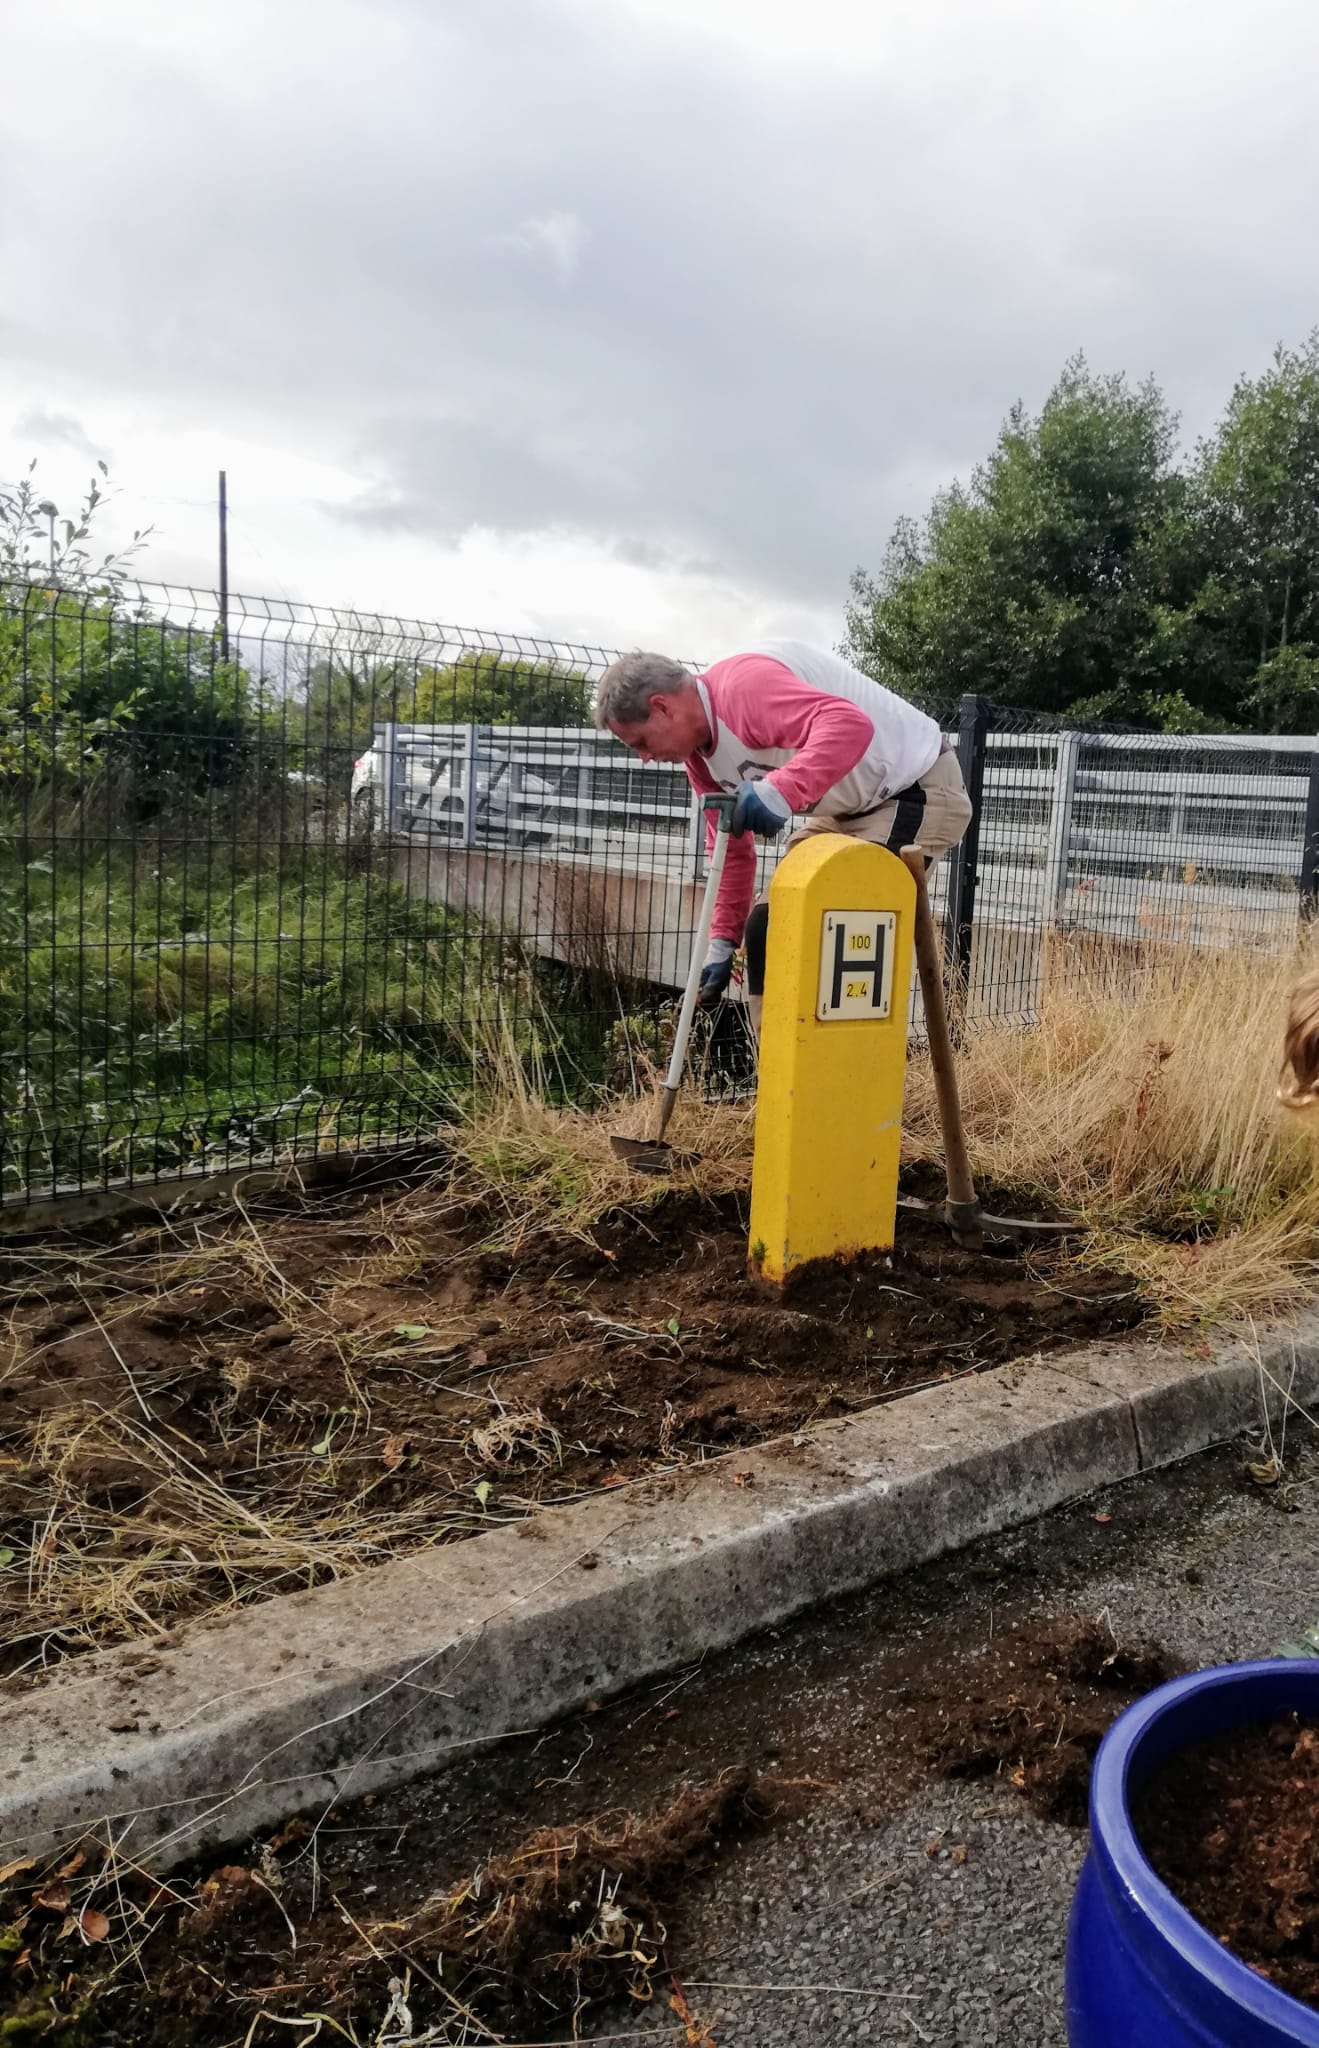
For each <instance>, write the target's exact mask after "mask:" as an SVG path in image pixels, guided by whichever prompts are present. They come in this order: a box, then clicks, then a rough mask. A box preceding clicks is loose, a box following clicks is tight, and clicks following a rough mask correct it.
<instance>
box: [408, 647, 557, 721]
mask: <svg viewBox="0 0 1319 2048" xmlns="http://www.w3.org/2000/svg"><path fill="white" fill-rule="evenodd" d="M413 717H414V718H415V719H416V720H417V721H418V723H421V724H427V723H430V724H436V725H589V724H590V721H591V685H590V682H589V681H588V680H587V678H586V677H585V676H584V675H583V674H582V673H581V671H580V670H579V669H574V668H569V667H568V666H567V665H566V664H564V663H563V662H558V661H548V660H542V659H539V658H532V659H525V660H524V659H523V658H522V657H520V656H516V655H510V654H504V653H501V652H499V651H498V650H496V649H494V648H464V650H463V652H462V653H461V654H459V655H458V656H457V657H456V659H455V660H453V661H451V662H446V663H444V664H443V665H442V666H441V667H438V668H426V669H423V670H422V671H421V673H420V674H419V675H418V677H417V688H416V695H415V700H414V710H413Z"/></svg>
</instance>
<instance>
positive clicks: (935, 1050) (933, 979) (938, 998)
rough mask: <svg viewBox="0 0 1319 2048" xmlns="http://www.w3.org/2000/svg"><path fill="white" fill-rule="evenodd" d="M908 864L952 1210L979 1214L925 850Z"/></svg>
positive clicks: (909, 851)
mask: <svg viewBox="0 0 1319 2048" xmlns="http://www.w3.org/2000/svg"><path fill="white" fill-rule="evenodd" d="M902 859H903V861H904V863H905V865H906V866H907V867H908V868H909V869H910V871H911V878H912V880H913V882H914V883H915V884H916V966H917V968H918V970H919V972H920V978H921V994H922V996H923V997H924V999H925V1030H926V1034H927V1036H928V1038H929V1041H930V1066H931V1067H932V1069H933V1071H934V1093H935V1099H936V1100H937V1102H938V1105H939V1127H940V1129H941V1130H942V1132H943V1154H944V1165H945V1167H946V1169H947V1175H948V1205H949V1208H950V1210H952V1209H974V1208H976V1207H978V1204H977V1201H976V1188H975V1182H974V1180H973V1179H972V1178H971V1162H970V1160H969V1159H968V1157H967V1152H966V1134H965V1132H964V1131H963V1129H962V1105H961V1102H960V1100H959V1097H958V1093H957V1068H956V1065H955V1064H954V1061H953V1042H952V1039H951V1038H950V1036H949V1034H948V1012H947V1010H946V1009H945V1008H944V1000H943V976H942V974H941V973H940V970H939V948H938V942H937V940H936V939H935V935H934V919H933V917H932V916H931V914H930V892H929V889H928V888H927V886H926V882H925V855H924V854H923V853H922V851H921V849H920V847H919V846H904V847H903V849H902Z"/></svg>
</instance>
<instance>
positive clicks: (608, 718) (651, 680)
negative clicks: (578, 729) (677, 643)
mask: <svg viewBox="0 0 1319 2048" xmlns="http://www.w3.org/2000/svg"><path fill="white" fill-rule="evenodd" d="M694 680H695V678H694V677H693V675H692V672H691V670H690V669H686V668H684V667H683V665H682V663H681V662H680V661H671V660H670V659H669V657H668V655H667V654H641V653H637V654H621V655H620V656H619V658H618V660H617V661H615V662H611V663H610V665H609V667H608V668H607V669H606V670H605V672H604V674H603V675H602V676H601V678H600V687H599V689H598V690H597V691H596V693H595V722H596V724H597V725H598V726H600V727H601V729H603V728H604V727H605V726H607V725H641V724H642V723H643V721H644V720H645V719H646V718H647V717H648V716H649V714H650V700H651V698H652V697H671V696H673V695H674V694H675V693H676V692H677V691H678V690H684V689H686V687H687V685H688V683H690V682H693V681H694Z"/></svg>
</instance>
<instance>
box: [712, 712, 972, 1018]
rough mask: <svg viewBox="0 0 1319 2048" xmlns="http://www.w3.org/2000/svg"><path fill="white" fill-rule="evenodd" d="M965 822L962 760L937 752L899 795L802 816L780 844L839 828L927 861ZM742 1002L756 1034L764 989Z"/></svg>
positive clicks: (789, 847) (966, 807) (954, 839)
mask: <svg viewBox="0 0 1319 2048" xmlns="http://www.w3.org/2000/svg"><path fill="white" fill-rule="evenodd" d="M970 822H971V799H970V797H969V796H968V795H967V793H966V784H965V782H964V781H963V780H962V768H961V763H960V762H959V761H958V758H957V756H956V754H953V753H948V754H940V756H939V758H938V760H937V761H936V762H935V763H934V766H933V767H932V768H927V769H926V771H925V773H924V775H922V776H921V778H920V780H919V781H918V782H916V783H914V784H913V785H912V787H911V789H910V790H903V791H902V793H901V795H900V796H895V797H892V798H890V800H889V801H888V803H886V804H881V805H880V807H879V809H878V810H877V811H870V812H868V813H867V815H866V816H865V817H864V818H826V817H819V818H807V819H806V820H805V822H804V823H803V824H801V825H798V826H797V828H796V830H795V831H794V832H793V833H792V835H791V837H790V838H789V840H788V843H787V845H786V846H785V847H784V849H783V858H784V860H786V859H787V858H788V855H789V854H790V853H791V852H792V849H793V847H794V846H804V845H805V844H806V842H807V840H808V839H814V838H816V837H817V836H818V835H819V834H820V833H821V832H841V833H842V834H843V836H844V837H845V838H848V839H864V840H865V841H866V842H867V843H868V844H869V845H871V846H887V847H890V848H891V849H892V851H893V852H894V853H898V852H900V851H901V849H902V848H903V847H904V846H919V847H920V848H921V850H922V852H923V853H924V855H925V857H926V859H927V861H934V860H938V858H939V856H940V854H941V853H947V851H948V849H949V847H950V846H956V844H957V842H958V840H959V839H960V838H961V836H962V834H963V833H964V832H965V830H966V828H967V826H968V825H969V824H970ZM766 900H767V899H766V898H765V897H763V896H762V897H761V898H760V899H759V902H758V903H757V905H756V906H754V908H753V910H752V915H753V916H754V915H755V911H756V909H759V908H760V905H762V904H764V903H765V901H766ZM746 1005H747V1015H748V1017H749V1019H750V1022H751V1028H752V1030H753V1031H754V1032H755V1034H756V1037H757V1039H758V1038H759V1036H760V1013H761V1010H762V1008H763V1006H764V996H763V994H761V995H757V994H755V993H754V992H753V991H752V990H751V989H750V988H748V989H747V994H746Z"/></svg>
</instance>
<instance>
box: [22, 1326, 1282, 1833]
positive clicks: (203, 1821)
mask: <svg viewBox="0 0 1319 2048" xmlns="http://www.w3.org/2000/svg"><path fill="white" fill-rule="evenodd" d="M1268 1341H1269V1345H1270V1347H1273V1348H1271V1349H1270V1352H1269V1356H1270V1357H1271V1358H1273V1357H1274V1356H1275V1350H1276V1348H1277V1347H1278V1346H1279V1345H1281V1346H1282V1347H1283V1349H1284V1350H1285V1348H1286V1343H1287V1340H1284V1339H1277V1338H1274V1337H1270V1339H1269V1340H1268ZM1296 1341H1297V1351H1298V1356H1304V1358H1305V1361H1306V1364H1305V1371H1306V1372H1307V1373H1308V1374H1313V1373H1314V1370H1315V1360H1316V1359H1319V1321H1317V1322H1316V1323H1315V1324H1313V1325H1307V1326H1306V1330H1305V1333H1304V1337H1303V1339H1302V1337H1301V1336H1299V1335H1298V1337H1297V1340H1296ZM1278 1355H1279V1357H1280V1356H1281V1353H1279V1354H1278ZM1241 1373H1242V1360H1241V1359H1240V1357H1239V1356H1238V1355H1237V1352H1236V1351H1235V1350H1234V1349H1231V1348H1230V1347H1228V1348H1226V1349H1225V1352H1224V1356H1223V1357H1222V1358H1221V1359H1220V1358H1219V1357H1218V1355H1217V1353H1215V1356H1214V1357H1213V1358H1212V1359H1210V1360H1208V1361H1206V1360H1203V1359H1202V1360H1200V1361H1198V1362H1197V1361H1195V1360H1191V1359H1188V1358H1187V1357H1186V1356H1185V1354H1184V1353H1182V1352H1170V1351H1162V1350H1159V1349H1157V1348H1156V1347H1139V1346H1137V1347H1127V1346H1124V1347H1122V1350H1121V1353H1120V1354H1112V1355H1110V1354H1109V1353H1108V1352H1104V1351H1094V1352H1086V1353H1079V1354H1071V1355H1069V1356H1067V1357H1064V1358H1059V1359H1050V1360H1049V1361H1048V1362H1047V1363H1046V1362H1042V1361H1035V1362H1028V1363H1022V1364H1017V1365H1014V1366H1007V1367H1003V1368H1000V1369H999V1370H998V1371H995V1372H990V1373H985V1374H982V1375H979V1376H977V1377H975V1378H971V1379H966V1380H961V1381H958V1382H954V1383H952V1384H950V1385H949V1386H946V1387H942V1388H938V1389H932V1390H930V1391H929V1392H926V1393H923V1394H915V1395H911V1396H908V1397H907V1398H905V1399H903V1400H900V1401H897V1402H895V1403H893V1404H892V1405H890V1406H888V1407H884V1408H879V1409H872V1410H870V1411H869V1412H867V1413H865V1414H862V1415H858V1416H852V1417H849V1418H847V1419H845V1420H843V1421H840V1422H836V1423H830V1424H824V1425H821V1426H817V1427H815V1428H813V1429H811V1430H809V1431H806V1432H803V1433H802V1434H801V1435H800V1436H798V1437H795V1438H792V1439H780V1440H779V1441H777V1442H775V1443H771V1444H767V1445H765V1446H762V1447H761V1448H759V1449H758V1450H756V1451H746V1452H738V1453H734V1454H733V1455H731V1456H729V1457H725V1458H722V1459H719V1460H717V1461H715V1462H713V1463H711V1464H710V1465H707V1466H705V1467H703V1468H700V1469H695V1470H693V1469H687V1470H684V1471H681V1472H678V1473H674V1474H669V1475H665V1476H663V1477H657V1478H652V1479H648V1480H644V1481H641V1482H639V1483H637V1484H636V1485H634V1486H631V1487H627V1488H620V1489H618V1490H617V1491H616V1492H612V1493H609V1494H606V1495H603V1496H602V1497H600V1498H598V1499H595V1500H591V1501H587V1502H584V1503H581V1504H578V1505H574V1506H571V1507H565V1508H557V1509H552V1510H550V1511H548V1512H546V1513H544V1514H542V1515H539V1516H537V1517H535V1518H534V1519H533V1520H531V1521H529V1522H526V1523H524V1524H522V1525H520V1526H519V1527H518V1528H516V1529H501V1530H496V1531H493V1532H492V1533H491V1534H490V1535H488V1536H483V1537H479V1538H475V1539H473V1540H471V1541H469V1542H466V1543H462V1544H457V1545H447V1546H444V1547H442V1548H437V1549H435V1550H433V1551H430V1552H427V1553H424V1554H423V1555H421V1556H418V1557H413V1558H408V1559H405V1560H403V1561H401V1562H399V1563H396V1564H390V1565H385V1566H382V1567H380V1568H379V1569H378V1570H377V1571H374V1572H372V1573H369V1574H366V1575H363V1576H361V1577H358V1578H355V1579H351V1580H348V1581H347V1582H345V1583H343V1584H339V1585H333V1586H326V1587H321V1588H318V1589H316V1590H315V1591H312V1592H307V1593H299V1594H292V1595H288V1596H285V1597H283V1598H280V1599H277V1600H271V1601H268V1602H266V1603H265V1604H263V1605H260V1606H257V1607H253V1608H249V1609H246V1610H243V1611H242V1612H239V1613H236V1614H230V1615H226V1616H222V1617H219V1618H217V1619H216V1620H214V1621H209V1622H204V1623H200V1624H195V1625H193V1626H191V1627H189V1628H187V1629H185V1630H182V1631H180V1632H178V1633H177V1634H176V1635H175V1636H174V1637H173V1638H172V1639H171V1640H169V1641H168V1642H167V1643H165V1644H163V1645H162V1646H160V1647H159V1648H158V1649H152V1650H151V1651H149V1652H147V1651H143V1650H141V1649H130V1650H123V1651H115V1652H107V1653H104V1654H102V1655H99V1656H96V1657H91V1658H87V1659H83V1660H81V1661H79V1662H77V1663H75V1664H71V1665H69V1666H66V1667H64V1668H63V1669H62V1670H60V1671H58V1672H57V1673H55V1674H54V1675H53V1676H52V1677H51V1678H50V1679H49V1680H48V1681H46V1682H45V1683H44V1684H43V1685H42V1686H41V1687H39V1688H37V1689H34V1690H32V1691H30V1692H27V1693H23V1694H19V1695H17V1696H14V1697H11V1698H9V1699H6V1700H4V1702H3V1704H2V1705H0V1758H3V1763H0V1852H2V1854H3V1858H4V1859H7V1858H9V1857H12V1856H15V1855H19V1854H32V1853H37V1852H40V1851H42V1850H44V1849H46V1848H48V1847H51V1846H58V1845H60V1844H62V1843H64V1842H67V1841H69V1840H70V1839H72V1838H75V1837H77V1836H78V1835H80V1834H82V1833H84V1832H86V1831H87V1830H89V1829H95V1830H105V1829H107V1828H108V1829H109V1830H110V1831H111V1832H112V1833H113V1835H114V1837H115V1839H116V1840H117V1841H120V1842H121V1843H122V1845H123V1847H124V1849H125V1851H126V1852H127V1853H129V1854H131V1855H133V1856H134V1857H136V1858H138V1859H140V1860H144V1861H147V1862H149V1863H150V1864H151V1865H152V1866H154V1867H156V1868H159V1869H165V1868H168V1867H169V1865H170V1864H171V1863H174V1862H177V1861H179V1860H180V1859H181V1858H183V1857H184V1856H187V1855H191V1854H194V1853H196V1852H197V1851H198V1850H200V1849H203V1848H212V1847H215V1846H217V1845H218V1844H220V1843H222V1842H225V1841H230V1840H234V1839H236V1838H241V1837H242V1836H244V1835H247V1834H249V1833H251V1832H252V1831H253V1830H255V1829H259V1828H261V1827H264V1826H267V1825H271V1824H274V1823H276V1822H278V1821H279V1820H281V1819H283V1818H284V1817H285V1816H286V1815H287V1814H289V1813H291V1812H293V1811H296V1810H299V1809H305V1810H314V1809H315V1808H317V1807H318V1806H320V1805H326V1804H330V1803H333V1802H334V1801H335V1800H336V1799H338V1798H340V1797H344V1796H349V1795H356V1794H360V1793H363V1792H367V1791H370V1790H372V1789H375V1788H378V1787H380V1786H383V1785H386V1784H394V1783H398V1782H401V1781H404V1780H406V1779H407V1778H409V1777H412V1776H415V1775H417V1774H419V1773H422V1772H425V1771H430V1770H433V1769H435V1768H436V1767H437V1766H438V1765H441V1764H443V1763H444V1762H445V1761H446V1760H452V1759H454V1758H456V1757H457V1756H459V1755H461V1754H464V1753H466V1752H468V1751H470V1750H472V1749H473V1748H477V1747H480V1746H483V1745H487V1744H490V1743H494V1742H497V1741H498V1740H499V1739H500V1738H501V1737H502V1736H504V1735H507V1734H509V1733H511V1732H513V1731H515V1730H524V1729H528V1728H533V1727H537V1726H540V1725H542V1724H543V1723H545V1722H547V1721H550V1720H552V1719H554V1718H555V1717H556V1716H558V1715H560V1714H563V1713H566V1712H568V1711H570V1710H572V1709H575V1708H578V1707H580V1706H582V1705H583V1704H584V1703H586V1702H587V1701H589V1700H591V1699H593V1698H603V1697H604V1696H605V1695H607V1694H609V1693H613V1692H617V1691H620V1690H622V1689H624V1688H626V1687H628V1686H630V1685H634V1684H636V1683H637V1682H638V1681H639V1680H641V1679H644V1678H646V1677H648V1676H651V1675H654V1674H657V1673H660V1672H663V1671H665V1670H669V1669H672V1668H673V1667H675V1666H677V1665H680V1664H683V1663H685V1662H687V1661H688V1660H690V1659H692V1658H694V1657H696V1656H699V1655H700V1654H701V1653H702V1652H704V1651H707V1650H710V1649H716V1648H720V1647H723V1646H725V1645H727V1644H729V1643H732V1642H734V1641H736V1640H737V1639H738V1638H740V1637H742V1636H745V1635H749V1634H751V1633H753V1632H754V1631H756V1630H758V1629H762V1628H766V1627H770V1626H772V1625H774V1624H775V1623H777V1622H780V1621H783V1620H785V1619H786V1618H787V1617H788V1616H790V1615H792V1614H794V1613H796V1612H799V1611H800V1610H801V1609H803V1608H805V1607H808V1606H811V1605H813V1604H816V1603H818V1602H821V1601H825V1600H828V1599H830V1598H833V1597H836V1596H838V1595H840V1594H844V1593H848V1592H852V1591H856V1590H858V1589H859V1588H861V1587H863V1586H865V1585H868V1584H871V1583H873V1582H875V1581H877V1580H879V1579H882V1578H884V1577H885V1576H886V1575H888V1574H890V1573H893V1572H897V1571H900V1570H903V1569H905V1568H907V1567H909V1566H911V1565H914V1564H919V1563H922V1562H925V1561H927V1560H929V1559H931V1558H933V1557H936V1556H938V1555H940V1554H942V1553H943V1552H945V1551H948V1550H951V1549H955V1548H958V1547H959V1546H961V1545H963V1544H965V1543H968V1542H970V1541H972V1540H973V1539H974V1538H976V1537H979V1536H984V1535H987V1534H992V1533H994V1532H995V1531H997V1530H1000V1529H1004V1528H1008V1527H1010V1526H1012V1525H1014V1524H1016V1523H1019V1522H1022V1521H1025V1520H1028V1519H1030V1518H1031V1517H1033V1516H1035V1515H1038V1514H1041V1513H1043V1512H1044V1511H1045V1510H1047V1509H1049V1508H1052V1507H1055V1506H1057V1505H1059V1504H1060V1503H1062V1502H1064V1501H1066V1500H1070V1499H1074V1498H1076V1497H1078V1496H1080V1495H1083V1494H1085V1493H1087V1492H1089V1491H1091V1490H1093V1489H1094V1488H1097V1487H1100V1486H1107V1485H1111V1484H1112V1483H1114V1482H1115V1481H1119V1480H1122V1479H1125V1478H1128V1477H1130V1476H1132V1475H1133V1474H1135V1473H1136V1472H1137V1471H1138V1470H1140V1468H1141V1466H1142V1464H1148V1463H1150V1462H1155V1461H1157V1460H1156V1458H1155V1457H1154V1455H1153V1453H1156V1452H1161V1451H1166V1454H1167V1455H1168V1456H1172V1457H1177V1456H1182V1455H1184V1454H1185V1452H1186V1451H1187V1450H1190V1449H1195V1448H1198V1447H1199V1446H1200V1445H1201V1444H1204V1443H1207V1442H1210V1441H1213V1440H1216V1438H1217V1437H1218V1435H1220V1434H1221V1433H1222V1432H1223V1429H1224V1424H1225V1421H1226V1419H1227V1418H1228V1417H1229V1416H1230V1415H1237V1414H1240V1415H1241V1418H1242V1421H1246V1420H1249V1419H1250V1416H1249V1411H1248V1406H1247V1404H1246V1402H1245V1400H1244V1396H1241V1397H1240V1399H1239V1398H1238V1397H1239V1395H1240V1386H1241V1385H1244V1381H1242V1379H1241ZM1233 1374H1235V1375H1237V1378H1236V1379H1233V1378H1232V1375H1233ZM1257 1376H1258V1375H1257ZM1220 1382H1221V1384H1220ZM1306 1384H1307V1385H1309V1384H1311V1381H1310V1380H1308V1379H1307V1381H1306ZM1225 1388H1231V1389H1234V1390H1235V1391H1231V1392H1230V1393H1229V1392H1224V1391H1223V1389H1225ZM1234 1404H1236V1405H1234ZM1141 1415H1143V1416H1144V1421H1143V1422H1142V1421H1140V1420H1139V1419H1138V1418H1139V1417H1140V1416H1141ZM1197 1416H1198V1417H1199V1421H1198V1422H1197V1420H1196V1418H1197ZM1232 1426H1233V1427H1236V1426H1240V1425H1239V1424H1233V1425H1232ZM1170 1446H1175V1447H1174V1448H1169V1447H1170Z"/></svg>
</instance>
